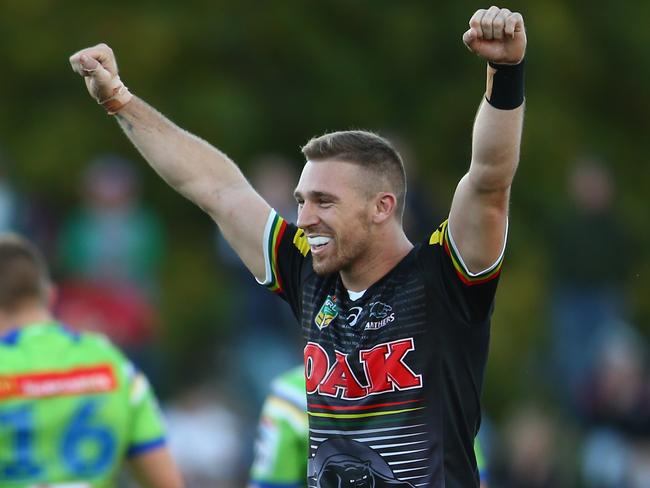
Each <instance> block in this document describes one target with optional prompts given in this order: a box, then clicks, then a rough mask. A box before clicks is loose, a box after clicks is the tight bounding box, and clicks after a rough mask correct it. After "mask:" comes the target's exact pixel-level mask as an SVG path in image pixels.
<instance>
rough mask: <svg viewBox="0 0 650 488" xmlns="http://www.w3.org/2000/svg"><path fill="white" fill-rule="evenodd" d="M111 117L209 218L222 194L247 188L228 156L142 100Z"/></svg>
mask: <svg viewBox="0 0 650 488" xmlns="http://www.w3.org/2000/svg"><path fill="white" fill-rule="evenodd" d="M115 117H116V119H117V121H118V122H119V124H120V126H121V127H122V129H123V130H124V132H125V134H126V135H127V137H128V138H129V139H130V140H131V142H132V143H133V144H134V145H135V147H136V148H137V149H138V151H139V152H140V153H141V154H142V156H143V157H144V158H145V159H146V161H147V162H148V163H149V164H150V165H151V167H152V168H153V169H154V170H155V171H156V172H157V173H158V174H159V175H160V176H161V177H162V178H163V179H164V180H165V181H166V182H167V183H168V184H169V185H170V186H171V187H173V188H174V189H175V190H177V191H178V192H179V193H181V194H182V195H184V196H185V197H186V198H188V199H189V200H191V201H192V202H194V203H195V204H197V205H199V206H200V207H201V208H203V209H204V210H205V211H207V212H208V213H210V214H211V215H213V216H217V215H218V213H219V210H220V209H219V205H218V201H219V199H220V198H221V195H222V194H223V193H224V192H225V191H228V190H230V189H233V188H237V187H239V186H241V185H248V182H247V181H246V179H245V177H244V176H243V174H242V173H241V171H240V170H239V168H238V167H237V166H236V165H235V164H234V163H233V162H232V160H230V158H228V156H226V155H225V154H224V153H222V152H221V151H219V150H218V149H216V148H215V147H213V146H211V145H210V144H208V143H207V142H205V141H204V140H202V139H200V138H199V137H197V136H195V135H193V134H190V133H189V132H187V131H185V130H184V129H182V128H180V127H178V126H177V125H175V124H174V123H173V122H172V121H171V120H169V119H167V118H166V117H165V116H164V115H162V114H161V113H160V112H158V111H157V110H156V109H154V108H153V107H151V106H150V105H148V104H147V103H146V102H144V101H143V100H141V99H139V98H137V97H134V98H133V99H132V100H131V101H130V102H129V103H128V104H127V105H125V106H124V108H122V109H121V110H120V111H119V112H118V113H117V114H116V115H115Z"/></svg>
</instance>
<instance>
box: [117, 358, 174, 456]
mask: <svg viewBox="0 0 650 488" xmlns="http://www.w3.org/2000/svg"><path fill="white" fill-rule="evenodd" d="M126 367H127V370H128V371H127V378H128V381H127V388H128V392H127V395H128V402H129V409H130V411H131V422H130V429H129V434H128V435H129V439H128V445H127V453H126V454H127V457H129V458H132V457H135V456H138V455H140V454H144V453H146V452H149V451H151V450H153V449H157V448H159V447H161V446H164V445H165V444H166V440H165V428H164V424H163V420H162V414H161V412H160V408H159V406H158V402H157V400H156V398H155V396H154V394H153V391H152V389H151V386H150V385H149V381H148V380H147V378H146V377H145V376H144V375H143V374H142V373H140V372H139V371H137V370H136V369H135V368H134V367H133V366H132V365H131V364H127V366H126Z"/></svg>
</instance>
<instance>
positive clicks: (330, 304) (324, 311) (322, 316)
mask: <svg viewBox="0 0 650 488" xmlns="http://www.w3.org/2000/svg"><path fill="white" fill-rule="evenodd" d="M338 314H339V309H338V306H337V305H336V297H332V296H331V295H328V296H327V298H326V299H325V303H323V305H322V306H321V308H320V310H319V311H318V314H317V315H316V318H315V319H314V322H315V323H316V326H317V327H318V328H319V329H324V328H325V327H327V326H328V325H330V322H332V320H334V319H335V318H336V317H337V315H338Z"/></svg>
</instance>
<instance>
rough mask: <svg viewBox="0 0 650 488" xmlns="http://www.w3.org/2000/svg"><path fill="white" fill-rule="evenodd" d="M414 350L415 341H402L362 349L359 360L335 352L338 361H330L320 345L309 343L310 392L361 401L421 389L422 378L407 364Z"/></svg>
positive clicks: (308, 372)
mask: <svg viewBox="0 0 650 488" xmlns="http://www.w3.org/2000/svg"><path fill="white" fill-rule="evenodd" d="M414 350H415V344H414V342H413V339H412V338H409V339H401V340H397V341H392V342H386V343H383V344H378V345H377V346H375V347H373V348H372V349H364V350H361V351H359V355H358V358H357V357H356V355H354V356H352V355H349V354H344V353H342V352H339V351H334V352H335V358H334V361H330V357H329V355H328V354H327V352H326V351H325V350H324V349H323V348H322V347H321V346H320V345H318V344H316V343H315V342H309V343H307V346H306V347H305V378H306V380H307V393H310V394H311V393H319V394H320V395H325V396H330V397H335V398H342V399H344V400H358V399H360V398H365V397H367V396H368V395H377V394H379V393H387V392H391V391H395V390H411V389H414V388H421V387H422V375H420V374H417V373H415V372H414V371H413V370H412V369H411V368H410V367H409V366H408V365H407V363H406V356H407V355H408V354H409V352H411V351H414ZM357 361H358V362H357ZM351 362H353V363H354V362H357V364H355V365H353V364H351ZM353 366H356V367H353ZM359 366H360V367H361V368H359ZM360 369H362V370H363V371H362V373H361V374H359V375H357V374H355V373H354V371H353V370H356V371H359V370H360Z"/></svg>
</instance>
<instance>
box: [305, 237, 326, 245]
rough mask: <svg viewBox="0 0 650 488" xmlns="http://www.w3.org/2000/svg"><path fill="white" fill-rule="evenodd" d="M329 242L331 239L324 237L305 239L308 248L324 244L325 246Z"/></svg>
mask: <svg viewBox="0 0 650 488" xmlns="http://www.w3.org/2000/svg"><path fill="white" fill-rule="evenodd" d="M331 240H332V238H331V237H325V236H313V237H307V242H308V243H309V245H310V246H322V245H324V244H327V243H328V242H329V241H331Z"/></svg>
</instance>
